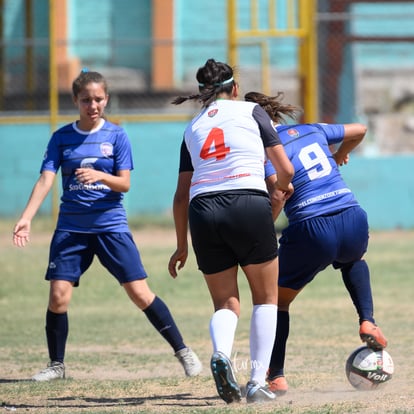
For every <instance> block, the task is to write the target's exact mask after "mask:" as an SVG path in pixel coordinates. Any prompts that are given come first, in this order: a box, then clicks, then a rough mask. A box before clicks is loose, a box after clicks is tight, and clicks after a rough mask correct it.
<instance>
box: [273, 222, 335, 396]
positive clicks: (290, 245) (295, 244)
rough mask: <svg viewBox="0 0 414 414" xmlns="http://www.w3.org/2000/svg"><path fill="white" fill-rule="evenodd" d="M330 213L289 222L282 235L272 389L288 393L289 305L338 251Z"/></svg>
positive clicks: (276, 391) (330, 261)
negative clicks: (285, 367)
mask: <svg viewBox="0 0 414 414" xmlns="http://www.w3.org/2000/svg"><path fill="white" fill-rule="evenodd" d="M329 220H330V218H329V217H316V218H314V219H310V220H306V221H304V222H300V223H297V224H294V225H290V226H288V227H287V228H286V229H285V230H284V231H283V234H282V237H281V238H280V247H279V294H278V307H279V311H278V320H277V330H276V338H275V343H274V346H273V351H272V357H271V360H270V365H269V371H268V383H269V387H270V389H271V390H272V391H273V392H275V393H276V394H279V395H282V394H284V393H286V391H287V389H288V384H287V382H286V379H285V376H284V375H285V373H284V365H285V356H286V349H287V340H288V337H289V327H290V315H289V306H290V304H291V303H292V301H293V300H294V299H295V298H296V296H297V295H298V294H299V292H300V291H301V290H302V289H303V288H304V287H305V286H306V285H307V284H308V283H310V282H311V281H312V280H313V278H314V277H315V276H316V275H317V274H318V273H319V272H320V271H322V270H323V269H325V268H326V267H327V266H328V265H330V264H331V263H332V260H333V259H334V258H335V255H336V251H337V237H336V235H335V234H334V233H333V232H332V230H331V226H330V223H329Z"/></svg>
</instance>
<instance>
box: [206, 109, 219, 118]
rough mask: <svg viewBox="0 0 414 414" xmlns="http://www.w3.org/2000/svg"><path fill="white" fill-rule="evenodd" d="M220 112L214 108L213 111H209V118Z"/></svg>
mask: <svg viewBox="0 0 414 414" xmlns="http://www.w3.org/2000/svg"><path fill="white" fill-rule="evenodd" d="M217 112H218V109H212V110H211V111H208V113H207V115H208V117H209V118H213V116H215V115H216V114H217Z"/></svg>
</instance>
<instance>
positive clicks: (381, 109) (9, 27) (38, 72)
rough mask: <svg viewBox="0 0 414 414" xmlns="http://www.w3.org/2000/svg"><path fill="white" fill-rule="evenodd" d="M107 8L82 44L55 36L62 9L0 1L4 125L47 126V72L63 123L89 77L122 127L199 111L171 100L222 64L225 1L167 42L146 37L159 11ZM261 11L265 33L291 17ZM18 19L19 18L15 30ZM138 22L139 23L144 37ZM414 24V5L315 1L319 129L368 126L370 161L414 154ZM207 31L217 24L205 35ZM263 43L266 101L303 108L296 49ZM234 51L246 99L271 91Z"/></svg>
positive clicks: (190, 12) (122, 4) (187, 19)
mask: <svg viewBox="0 0 414 414" xmlns="http://www.w3.org/2000/svg"><path fill="white" fill-rule="evenodd" d="M73 1H74V3H73V4H76V0H73ZM95 1H96V0H92V1H90V2H86V3H85V2H82V5H83V6H82V7H83V11H81V10H77V11H76V13H78V14H77V16H80V15H81V14H80V13H81V12H83V13H85V14H87V13H88V10H87V7H94V5H93V4H94V2H95ZM294 1H296V0H292V1H291V2H292V3H293V2H294ZM62 3H63V2H62ZM110 3H113V7H116V16H117V17H116V19H115V18H113V17H112V18H111V13H110V12H111V11H110V10H107V15H103V14H102V13H104V11H105V10H102V7H101V8H100V9H99V10H100V11H99V13H101V15H99V13H98V14H96V13H97V12H96V11H95V15H94V16H95V20H93V19H92V20H91V19H90V18H89V19H85V20H83V19H77V21H76V25H77V29H76V30H77V33H78V37H74V36H66V37H65V36H64V35H62V34H61V35H60V37H59V36H58V37H56V36H55V37H54V36H51V31H50V29H51V28H53V27H55V30H56V32H57V33H59V31H62V28H61V27H59V25H60V24H61V23H60V22H59V21H56V20H55V19H53V15H51V13H53V8H54V7H57V5H59V4H60V2H56V1H54V0H49V1H48V0H40V1H36V2H33V1H32V2H31V1H25V2H22V1H14V0H2V2H1V3H0V4H1V5H2V8H3V10H2V15H1V16H2V17H1V25H0V28H1V31H2V33H3V36H2V40H1V47H0V123H10V122H18V123H21V122H29V123H30V122H33V121H36V120H37V119H40V118H39V117H42V116H45V117H47V116H49V114H50V111H51V105H53V101H52V100H51V95H50V91H51V88H52V87H53V84H52V83H53V79H51V73H52V72H53V71H51V70H50V67H51V66H50V65H51V62H52V65H55V66H56V68H57V79H56V80H55V82H56V86H57V89H58V94H57V101H56V106H57V111H58V114H57V115H58V117H59V119H65V117H66V116H67V117H72V116H73V114H74V108H73V104H72V100H71V96H70V84H71V81H72V79H73V77H74V76H76V75H77V73H79V71H80V69H81V68H82V67H83V66H88V67H91V68H92V69H96V70H99V71H101V72H102V73H103V74H104V75H105V76H106V78H107V79H108V81H109V85H110V92H111V100H110V108H109V110H110V113H111V114H112V115H113V116H114V117H116V118H117V119H130V120H131V119H136V120H138V121H139V120H140V119H142V117H144V118H145V117H146V118H148V117H151V116H152V117H157V116H159V117H164V118H163V119H167V120H168V119H170V118H169V117H171V116H183V115H184V116H187V115H188V114H191V113H193V112H194V111H195V110H196V107H195V105H194V104H191V103H186V104H185V105H182V107H180V108H176V107H173V106H172V105H170V101H171V99H172V98H173V97H174V96H176V95H177V94H181V93H190V92H194V91H195V82H194V74H195V71H196V69H197V67H198V66H201V65H202V64H203V63H204V61H205V60H206V59H207V58H209V57H215V58H216V59H218V60H227V58H228V32H227V26H228V24H229V22H230V21H231V19H232V18H233V17H232V16H229V15H227V8H226V2H224V1H221V0H215V1H214V0H212V1H210V2H206V1H200V2H192V1H188V2H187V1H183V2H182V4H184V3H185V4H184V6H185V7H184V6H183V7H182V10H181V11H180V12H179V13H178V15H177V16H175V19H176V20H177V23H176V24H177V25H178V26H179V27H178V28H176V31H175V32H174V33H173V35H172V36H170V37H168V36H167V37H165V38H163V37H162V35H161V36H158V37H156V36H154V33H153V28H151V27H149V26H148V24H149V23H148V24H147V26H145V24H146V20H148V16H150V12H149V11H148V10H147V11H146V12H144V11H143V10H145V6H147V8H151V7H152V4H153V3H156V2H150V1H142V2H135V1H133V2H130V1H129V0H119V1H113V2H105V4H110ZM138 3H139V4H138ZM167 3H170V2H167ZM212 3H214V4H212ZM253 3H256V4H259V2H253ZM28 4H31V5H32V8H31V9H29V10H28V9H27V7H26V8H25V7H24V6H27V5H28ZM79 4H81V3H79ZM260 4H262V5H263V6H262V7H261V8H259V24H261V25H264V26H265V25H266V24H267V23H266V21H267V19H268V16H267V14H268V13H270V10H274V12H275V13H276V17H277V19H279V20H280V19H282V20H283V18H284V17H283V13H281V10H286V9H287V6H286V4H288V2H287V0H286V1H283V0H276V1H273V2H272V1H271V0H269V1H268V2H266V1H264V2H260ZM272 4H273V7H270V6H271V5H272ZM19 5H20V6H21V8H20V9H19V10H18V7H19ZM134 5H135V6H134ZM127 6H128V7H127ZM72 7H73V6H72ZM237 7H238V14H237V15H238V19H239V23H240V24H243V23H245V22H246V21H247V20H248V19H249V18H250V14H251V8H250V7H251V3H250V2H249V1H247V0H245V1H243V0H240V1H238V2H237ZM85 8H86V9H85ZM166 13H167V11H166ZM55 14H56V13H55ZM161 14H162V12H161ZM281 15H282V17H281ZM13 16H14V17H16V16H17V17H18V18H17V17H16V20H15V21H11V18H12V17H13ZM131 16H136V17H137V18H138V17H139V18H140V19H141V20H142V21H141V22H140V25H139V26H140V28H139V30H141V32H140V31H139V30H138V29H137V28H136V27H135V26H138V25H137V22H136V21H135V20H134V19H131ZM66 17H67V16H66ZM161 17H162V16H161ZM164 17H168V16H164ZM145 19H146V20H145ZM412 21H414V1H392V2H391V1H388V2H386V1H384V2H381V3H379V2H374V1H368V0H367V1H349V0H341V1H339V0H319V1H317V13H316V21H315V25H314V27H315V30H316V31H317V39H318V64H317V68H316V70H317V79H318V84H317V86H316V88H315V89H316V91H317V93H318V98H319V99H318V102H319V104H318V108H317V113H318V120H320V121H323V122H352V121H362V122H366V123H367V124H368V125H369V127H370V128H369V134H370V136H369V139H368V140H367V142H366V143H365V144H364V146H363V147H362V150H363V151H364V152H367V153H374V154H377V153H380V154H388V153H391V154H398V153H406V152H413V150H414V114H413V106H414V105H413V103H414V69H413V68H414V25H412ZM16 22H18V23H16ZM206 22H214V24H211V25H208V24H207V25H206ZM67 24H68V25H71V26H73V25H74V23H73V22H72V23H70V22H67ZM82 25H85V27H83V26H82ZM87 25H89V28H90V26H91V25H95V26H93V30H92V31H91V32H90V33H89V36H85V35H84V34H85V33H87V30H88V27H86V26H87ZM99 25H100V27H99ZM56 26H57V27H56ZM145 28H146V29H147V30H146V31H145V30H144V29H145ZM265 41H266V42H267V44H268V47H269V59H268V61H267V63H266V64H267V65H269V67H268V68H266V69H267V73H269V76H270V80H267V84H268V85H269V89H270V91H269V92H271V93H272V92H277V91H279V90H282V91H283V92H284V93H285V100H286V101H288V102H291V103H293V104H300V103H301V102H303V94H304V91H303V89H302V86H303V85H302V84H301V74H300V68H299V67H298V49H299V47H300V42H301V39H300V38H295V37H292V36H286V37H274V38H272V37H268V38H267V39H265ZM53 42H54V43H53ZM51 45H54V46H55V47H54V48H53V47H52V48H51ZM52 49H55V55H52V53H51V50H52ZM156 49H158V50H165V51H167V52H168V51H171V50H173V51H174V58H173V66H174V67H173V68H172V67H171V64H170V63H171V62H170V61H168V60H166V62H165V65H164V66H165V67H164V69H165V71H167V72H171V73H172V75H171V78H172V80H171V82H170V84H169V85H167V86H163V87H159V85H158V86H157V85H156V82H155V81H154V76H156V74H155V71H154V67H152V65H153V64H154V50H156ZM239 52H240V59H239V61H238V71H239V76H240V84H241V87H242V91H243V92H247V90H250V89H260V88H262V87H263V84H264V83H265V82H264V81H265V80H264V79H263V64H264V63H263V59H262V58H261V56H260V53H261V52H260V47H257V45H255V44H254V43H251V44H244V45H243V46H240V51H239ZM166 55H167V53H166ZM62 56H64V58H62ZM55 66H54V67H55ZM161 69H163V68H162V67H161Z"/></svg>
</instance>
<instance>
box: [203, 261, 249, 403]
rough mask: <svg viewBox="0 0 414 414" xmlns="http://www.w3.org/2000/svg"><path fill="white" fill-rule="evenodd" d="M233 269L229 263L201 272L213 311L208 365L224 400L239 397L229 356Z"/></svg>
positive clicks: (235, 307)
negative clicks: (213, 271) (214, 271)
mask: <svg viewBox="0 0 414 414" xmlns="http://www.w3.org/2000/svg"><path fill="white" fill-rule="evenodd" d="M237 270H238V267H237V266H232V267H230V268H228V269H226V270H224V271H221V272H217V273H209V274H204V279H205V281H206V284H207V287H208V290H209V292H210V296H211V299H212V301H213V306H214V311H215V312H214V314H213V316H212V317H211V320H210V337H211V341H212V344H213V354H212V356H211V360H210V368H211V372H212V374H213V378H214V381H215V384H216V388H217V392H218V394H219V395H220V397H221V398H222V399H223V400H224V401H226V402H227V403H232V402H235V401H240V399H241V391H240V387H239V385H238V383H237V380H236V377H235V374H234V371H233V365H232V363H231V360H230V358H231V353H232V349H233V342H234V335H235V332H236V328H237V322H238V317H239V314H240V300H239V289H238V284H237Z"/></svg>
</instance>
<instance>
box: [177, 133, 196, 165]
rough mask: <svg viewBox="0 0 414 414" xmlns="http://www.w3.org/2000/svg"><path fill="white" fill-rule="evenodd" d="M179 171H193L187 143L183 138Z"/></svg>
mask: <svg viewBox="0 0 414 414" xmlns="http://www.w3.org/2000/svg"><path fill="white" fill-rule="evenodd" d="M178 171H179V172H186V171H194V168H193V163H192V162H191V156H190V153H189V152H188V148H187V145H186V144H185V141H184V139H183V142H182V143H181V148H180V168H179V170H178Z"/></svg>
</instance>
